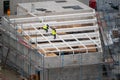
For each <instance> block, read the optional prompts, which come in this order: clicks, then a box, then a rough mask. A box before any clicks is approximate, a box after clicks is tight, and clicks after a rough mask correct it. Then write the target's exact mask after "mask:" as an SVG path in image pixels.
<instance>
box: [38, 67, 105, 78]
mask: <svg viewBox="0 0 120 80" xmlns="http://www.w3.org/2000/svg"><path fill="white" fill-rule="evenodd" d="M101 69H102V67H101V65H88V66H76V67H66V68H53V69H45V72H44V75H42V74H41V76H40V77H41V80H103V79H101V78H102V77H101V76H102V70H101ZM43 76H44V78H43Z"/></svg>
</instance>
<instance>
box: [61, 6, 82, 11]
mask: <svg viewBox="0 0 120 80" xmlns="http://www.w3.org/2000/svg"><path fill="white" fill-rule="evenodd" d="M63 8H64V9H70V8H72V9H74V10H77V9H83V8H81V7H80V6H79V5H75V6H63Z"/></svg>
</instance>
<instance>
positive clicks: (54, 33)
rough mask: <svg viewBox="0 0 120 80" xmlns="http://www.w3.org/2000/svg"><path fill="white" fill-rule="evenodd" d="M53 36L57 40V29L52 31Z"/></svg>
mask: <svg viewBox="0 0 120 80" xmlns="http://www.w3.org/2000/svg"><path fill="white" fill-rule="evenodd" d="M52 35H53V36H54V39H56V30H55V28H53V29H52Z"/></svg>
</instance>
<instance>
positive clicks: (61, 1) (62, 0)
mask: <svg viewBox="0 0 120 80" xmlns="http://www.w3.org/2000/svg"><path fill="white" fill-rule="evenodd" d="M55 2H56V3H64V2H67V1H65V0H60V1H55Z"/></svg>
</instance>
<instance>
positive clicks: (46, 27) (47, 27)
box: [43, 24, 49, 32]
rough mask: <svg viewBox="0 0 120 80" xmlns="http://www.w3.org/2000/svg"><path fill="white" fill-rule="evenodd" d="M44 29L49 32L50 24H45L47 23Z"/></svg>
mask: <svg viewBox="0 0 120 80" xmlns="http://www.w3.org/2000/svg"><path fill="white" fill-rule="evenodd" d="M43 29H44V30H45V31H46V32H48V29H49V25H48V24H45V25H44V26H43Z"/></svg>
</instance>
